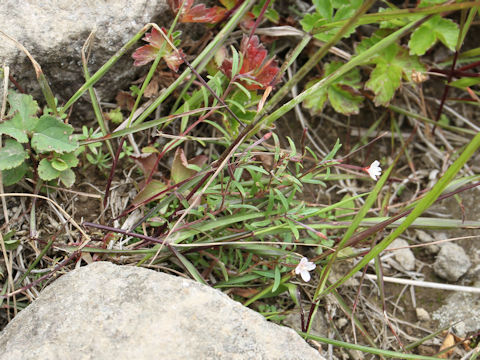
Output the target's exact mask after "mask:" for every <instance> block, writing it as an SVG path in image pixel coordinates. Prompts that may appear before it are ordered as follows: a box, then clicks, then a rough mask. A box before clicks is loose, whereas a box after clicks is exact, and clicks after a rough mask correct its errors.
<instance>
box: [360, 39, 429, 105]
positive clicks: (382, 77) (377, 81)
mask: <svg viewBox="0 0 480 360" xmlns="http://www.w3.org/2000/svg"><path fill="white" fill-rule="evenodd" d="M384 33H385V32H384V31H380V32H378V33H375V34H374V35H373V36H372V37H371V38H370V39H366V40H363V41H362V42H361V43H360V44H358V46H357V53H361V52H363V51H365V50H366V49H367V48H369V47H370V46H371V45H372V44H374V43H376V42H377V40H378V39H379V38H380V37H381V34H384ZM370 62H371V63H374V64H376V66H375V68H374V69H373V71H372V72H371V73H370V79H369V80H368V81H367V82H366V84H365V87H366V88H367V89H369V90H371V91H373V93H374V94H375V98H374V102H375V105H376V106H380V105H384V106H385V105H388V103H389V102H390V100H391V99H392V98H393V96H394V95H395V91H397V89H398V88H399V87H400V85H401V84H402V78H404V79H405V80H407V81H410V82H411V81H412V73H413V72H414V71H415V72H423V71H425V67H424V66H423V64H421V63H420V61H419V60H418V57H417V56H412V55H409V53H408V51H407V50H406V49H405V48H403V47H402V46H400V45H398V44H392V45H390V46H388V47H387V48H385V49H384V50H382V51H381V52H379V53H378V55H377V56H376V57H375V58H373V59H372V60H371V61H370Z"/></svg>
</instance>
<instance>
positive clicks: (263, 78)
mask: <svg viewBox="0 0 480 360" xmlns="http://www.w3.org/2000/svg"><path fill="white" fill-rule="evenodd" d="M240 50H241V53H242V54H244V57H243V62H242V67H241V69H240V71H239V73H238V75H239V76H240V77H242V76H243V77H245V78H249V79H252V80H254V81H256V82H258V83H260V84H252V83H244V84H243V85H244V86H245V87H246V88H247V89H248V90H259V89H264V88H266V87H267V86H273V85H275V83H276V82H277V79H276V76H277V74H278V72H279V70H280V68H279V67H278V66H277V62H276V61H275V60H274V59H269V60H267V61H265V59H266V58H267V55H268V53H267V50H266V49H265V47H264V46H263V45H262V44H260V40H259V39H258V36H256V35H255V36H252V38H251V39H250V41H249V39H248V37H247V36H245V35H244V37H243V39H242V43H241V45H240ZM220 70H222V71H223V73H224V74H225V75H227V76H228V77H231V76H232V61H231V60H228V59H227V60H224V62H223V64H222V66H221V67H220Z"/></svg>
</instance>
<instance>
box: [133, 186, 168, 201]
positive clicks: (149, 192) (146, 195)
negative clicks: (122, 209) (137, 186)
mask: <svg viewBox="0 0 480 360" xmlns="http://www.w3.org/2000/svg"><path fill="white" fill-rule="evenodd" d="M166 188H167V186H166V185H165V184H164V183H163V182H161V181H160V180H152V181H150V182H149V183H148V184H147V185H146V186H145V187H144V188H143V189H142V190H141V191H139V193H138V194H137V196H135V198H134V199H133V200H132V203H133V205H135V206H136V205H139V204H142V203H143V202H144V201H146V200H148V199H151V200H150V201H154V200H158V199H160V198H162V197H163V196H165V193H164V192H163V191H164V190H165V189H166ZM157 194H159V195H158V196H155V195H157ZM154 196H155V197H154ZM152 197H154V198H152Z"/></svg>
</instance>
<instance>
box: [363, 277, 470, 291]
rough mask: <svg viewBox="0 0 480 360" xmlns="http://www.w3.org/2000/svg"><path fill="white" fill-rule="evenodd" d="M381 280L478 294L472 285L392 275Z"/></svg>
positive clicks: (374, 278)
mask: <svg viewBox="0 0 480 360" xmlns="http://www.w3.org/2000/svg"><path fill="white" fill-rule="evenodd" d="M365 276H366V277H367V278H369V279H372V280H375V281H376V280H377V275H373V274H366V275H365ZM383 281H385V282H390V283H393V284H402V285H412V286H418V287H425V288H430V289H440V290H448V291H461V292H468V293H474V294H480V288H478V287H473V286H462V285H451V284H440V283H434V282H430V281H423V280H411V279H403V278H394V277H390V276H383Z"/></svg>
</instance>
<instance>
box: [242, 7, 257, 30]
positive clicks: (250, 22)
mask: <svg viewBox="0 0 480 360" xmlns="http://www.w3.org/2000/svg"><path fill="white" fill-rule="evenodd" d="M240 26H241V27H242V28H243V29H245V30H252V28H253V27H254V26H255V15H253V14H252V13H251V12H250V11H249V12H247V13H246V14H245V16H244V17H243V19H242V21H241V22H240Z"/></svg>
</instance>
